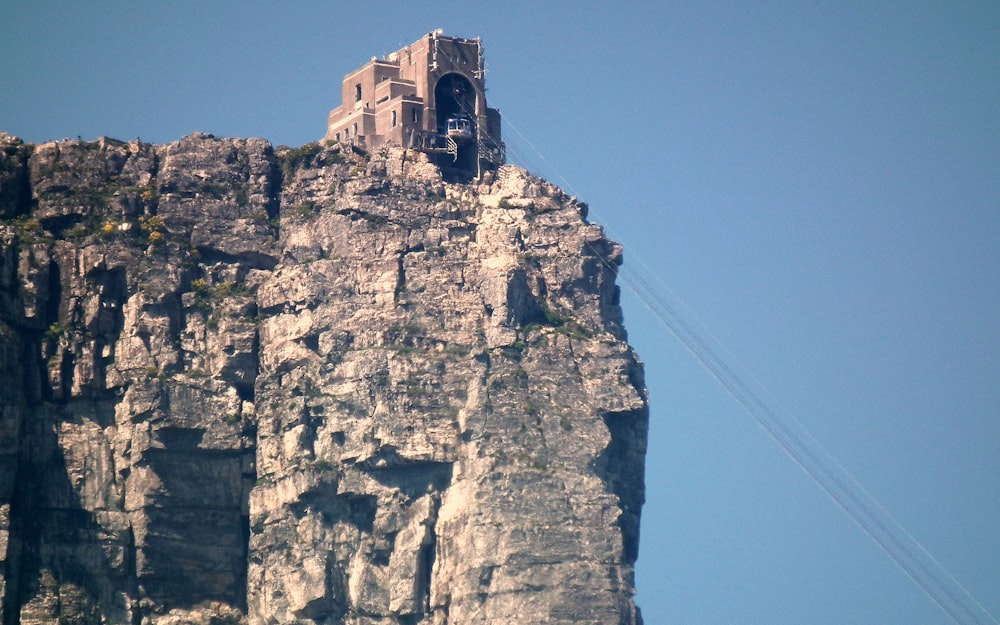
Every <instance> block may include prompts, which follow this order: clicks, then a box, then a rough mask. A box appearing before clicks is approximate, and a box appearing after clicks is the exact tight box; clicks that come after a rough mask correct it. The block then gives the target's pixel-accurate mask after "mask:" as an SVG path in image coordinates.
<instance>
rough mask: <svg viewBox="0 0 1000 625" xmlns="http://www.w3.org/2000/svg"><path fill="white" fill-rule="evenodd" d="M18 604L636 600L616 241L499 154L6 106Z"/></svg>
mask: <svg viewBox="0 0 1000 625" xmlns="http://www.w3.org/2000/svg"><path fill="white" fill-rule="evenodd" d="M0 159H2V160H0V239H2V247H0V558H2V559H3V562H2V566H0V600H2V616H3V625H17V624H20V625H30V624H36V623H39V624H40V623H57V622H58V623H74V624H81V625H83V624H87V625H89V624H97V623H123V624H130V625H139V624H159V625H168V624H181V623H198V624H207V623H213V624H224V623H252V624H264V623H302V624H311V623H317V624H319V623H324V624H339V623H345V624H352V625H362V624H364V625H375V624H379V625H383V624H384V625H388V624H400V625H417V624H426V625H430V624H435V625H444V624H446V623H451V624H461V625H470V624H475V623H492V624H499V623H505V624H506V623H524V624H529V623H553V624H555V623H565V624H569V623H591V624H595V625H596V624H598V623H600V624H605V625H606V624H630V625H631V624H635V623H637V622H639V621H640V620H641V619H639V616H638V614H637V610H636V609H635V607H634V605H633V603H632V594H633V592H634V591H633V572H632V571H633V570H632V565H633V563H634V561H635V558H636V555H637V545H638V534H639V511H640V507H641V505H642V501H643V459H644V454H645V441H646V428H647V417H648V412H647V404H646V394H645V388H644V384H643V379H642V368H641V365H640V364H639V362H638V361H637V359H636V357H635V355H634V354H633V352H632V350H631V349H630V348H629V347H628V345H627V344H626V343H625V332H624V330H623V328H622V315H621V309H620V307H619V303H618V289H617V287H616V286H615V276H616V269H617V266H618V264H619V263H620V261H621V257H620V254H621V250H620V248H619V247H618V246H617V245H616V244H614V243H612V242H611V241H609V240H608V239H606V238H605V237H604V235H603V233H602V231H601V229H600V228H599V227H597V226H595V225H593V224H590V223H588V222H587V221H586V206H585V205H583V204H580V203H578V202H576V201H575V200H574V199H573V198H569V197H567V196H566V195H565V194H564V193H563V192H562V191H560V190H559V189H558V188H556V187H555V186H553V185H551V184H549V183H547V182H544V181H542V180H539V179H536V178H533V177H531V176H529V175H527V174H526V173H525V172H524V171H523V170H519V169H517V168H514V167H509V166H505V167H504V168H502V169H501V170H500V171H499V172H498V173H497V176H496V179H495V180H492V181H490V184H477V185H474V184H467V185H466V184H451V183H447V182H445V181H444V180H442V178H441V174H440V172H439V171H438V169H437V168H436V167H435V166H433V165H432V164H430V163H429V162H428V161H427V159H426V158H425V157H424V156H423V155H421V154H420V153H415V152H412V151H411V152H406V151H403V150H401V149H397V148H391V147H390V148H385V149H383V150H382V151H380V152H378V153H373V154H359V153H355V152H354V151H353V150H351V149H350V148H347V147H340V146H330V147H320V146H318V145H308V146H303V147H302V148H298V149H284V148H282V149H278V150H274V149H273V148H272V147H271V146H270V145H269V144H268V143H267V142H265V141H263V140H258V139H247V140H240V139H218V138H215V137H212V136H211V135H204V134H195V135H192V136H189V137H186V138H184V139H182V140H181V141H178V142H176V143H172V144H169V145H149V144H145V143H140V142H139V141H133V142H129V143H124V142H120V141H114V140H110V139H101V140H98V141H95V142H82V141H63V142H58V143H46V144H42V145H37V146H33V145H25V144H23V143H22V142H20V141H19V140H17V139H14V138H12V137H9V136H7V135H2V134H0Z"/></svg>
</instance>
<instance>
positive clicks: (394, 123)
mask: <svg viewBox="0 0 1000 625" xmlns="http://www.w3.org/2000/svg"><path fill="white" fill-rule="evenodd" d="M392 127H393V128H395V127H396V111H393V112H392Z"/></svg>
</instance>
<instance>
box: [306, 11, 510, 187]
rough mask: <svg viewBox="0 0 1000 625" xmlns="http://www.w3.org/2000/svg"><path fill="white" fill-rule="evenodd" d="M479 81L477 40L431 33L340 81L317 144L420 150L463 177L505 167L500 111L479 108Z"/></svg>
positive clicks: (480, 54)
mask: <svg viewBox="0 0 1000 625" xmlns="http://www.w3.org/2000/svg"><path fill="white" fill-rule="evenodd" d="M483 77H484V71H483V46H482V42H481V41H480V40H479V38H478V37H477V38H475V39H463V38H460V37H446V36H444V35H443V34H442V32H441V31H440V30H436V31H434V32H432V33H429V34H427V35H425V36H423V37H422V38H420V39H419V40H418V41H416V42H414V43H412V44H410V45H408V46H406V47H405V48H403V49H401V50H398V51H396V52H393V53H392V54H390V55H388V56H386V57H385V58H383V59H377V58H372V60H371V61H369V62H368V63H367V64H366V65H364V66H363V67H361V68H360V69H358V70H355V71H353V72H351V73H350V74H348V75H347V76H345V77H344V82H343V85H342V89H341V94H342V98H343V99H342V104H341V105H340V106H338V107H337V108H335V109H333V110H332V111H330V115H329V118H328V120H327V129H326V136H325V137H324V138H325V139H327V140H332V141H339V142H346V143H351V144H353V145H357V146H360V147H363V148H366V149H372V148H376V147H378V146H380V145H382V144H383V143H386V142H391V143H394V144H396V145H400V146H403V147H407V148H414V149H419V150H423V151H425V152H428V153H431V154H433V155H436V159H437V161H438V164H439V165H441V166H442V168H444V169H449V170H454V171H457V172H459V173H462V174H466V175H479V174H481V173H482V171H483V170H484V169H495V168H496V167H498V166H499V165H502V164H503V162H504V146H503V142H502V141H501V139H500V112H499V111H498V110H496V109H491V108H489V107H487V106H486V88H485V84H484V80H483Z"/></svg>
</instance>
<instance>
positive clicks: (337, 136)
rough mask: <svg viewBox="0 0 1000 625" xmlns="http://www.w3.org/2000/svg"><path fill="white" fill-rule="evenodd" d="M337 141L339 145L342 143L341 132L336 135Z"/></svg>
mask: <svg viewBox="0 0 1000 625" xmlns="http://www.w3.org/2000/svg"><path fill="white" fill-rule="evenodd" d="M336 141H337V143H340V133H339V132H338V133H337V135H336Z"/></svg>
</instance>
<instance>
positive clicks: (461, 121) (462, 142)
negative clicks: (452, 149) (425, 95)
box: [434, 73, 479, 176]
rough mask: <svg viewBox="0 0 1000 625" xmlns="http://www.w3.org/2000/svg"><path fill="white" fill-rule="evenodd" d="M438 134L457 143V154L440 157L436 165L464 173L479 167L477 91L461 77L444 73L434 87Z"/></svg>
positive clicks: (470, 172) (473, 171)
mask: <svg viewBox="0 0 1000 625" xmlns="http://www.w3.org/2000/svg"><path fill="white" fill-rule="evenodd" d="M434 108H435V110H436V112H437V119H436V120H435V121H436V122H437V133H438V134H439V135H443V136H446V137H449V138H450V140H452V141H454V143H455V144H457V149H456V151H457V153H455V154H450V153H449V154H446V155H442V156H441V157H440V158H439V161H438V162H439V165H441V167H442V169H452V170H457V171H458V172H464V174H462V173H460V176H461V175H467V174H475V172H476V171H477V170H478V166H479V146H478V144H477V142H476V139H477V137H478V133H477V132H476V89H475V87H473V86H472V83H471V82H469V79H468V78H466V77H465V76H462V75H461V74H454V73H453V74H445V75H444V76H442V77H441V78H440V79H439V80H438V82H437V85H435V86H434Z"/></svg>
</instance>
